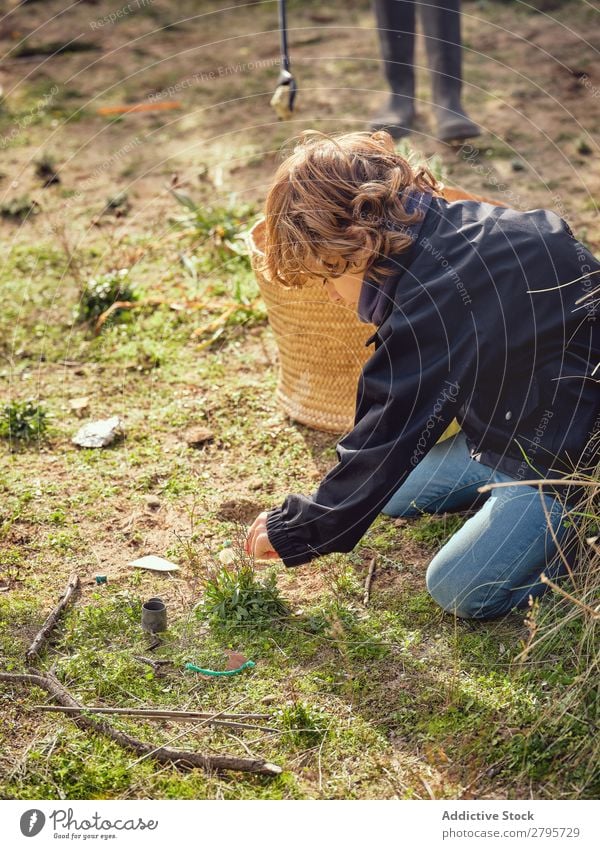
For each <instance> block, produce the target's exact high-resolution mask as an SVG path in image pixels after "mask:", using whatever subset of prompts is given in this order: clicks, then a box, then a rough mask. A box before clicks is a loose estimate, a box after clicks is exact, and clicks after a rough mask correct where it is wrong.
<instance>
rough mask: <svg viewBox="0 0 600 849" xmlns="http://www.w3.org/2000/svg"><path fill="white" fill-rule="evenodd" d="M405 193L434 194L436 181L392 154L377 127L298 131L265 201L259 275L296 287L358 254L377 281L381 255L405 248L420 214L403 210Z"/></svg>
mask: <svg viewBox="0 0 600 849" xmlns="http://www.w3.org/2000/svg"><path fill="white" fill-rule="evenodd" d="M412 190H418V191H422V192H431V193H433V194H439V192H440V185H439V184H438V182H437V180H436V179H435V177H434V176H433V174H432V173H431V171H430V170H429V169H428V168H427V167H426V166H425V165H419V166H414V167H413V165H411V163H410V162H409V161H408V160H407V159H405V158H404V157H403V156H401V155H400V154H399V153H397V151H396V150H395V148H394V142H393V139H392V137H391V136H390V134H389V133H387V132H385V131H384V130H379V131H377V132H374V133H369V132H355V133H338V134H334V135H329V134H327V133H322V132H320V131H318V130H306V131H305V132H304V133H302V134H301V136H300V142H299V143H298V144H297V145H296V146H295V148H294V150H293V153H292V154H291V155H290V156H288V157H287V159H285V160H284V162H282V163H281V165H280V166H279V168H278V169H277V171H276V173H275V177H274V179H273V183H272V185H271V188H270V189H269V192H268V194H267V198H266V201H265V218H266V221H265V265H266V272H267V274H268V275H269V277H270V278H271V279H272V280H273V281H276V282H279V283H281V284H282V285H284V286H287V287H299V286H303V285H306V284H307V283H309V282H310V281H311V279H314V278H315V277H317V276H321V277H340V276H341V275H342V274H344V273H346V271H348V270H349V269H350V268H351V267H357V266H358V265H359V264H361V266H364V264H365V257H366V270H367V272H368V273H369V279H370V280H373V281H374V282H376V283H380V284H381V283H383V282H384V280H385V279H386V278H387V277H389V276H390V275H391V274H393V273H394V269H393V267H390V264H389V263H386V260H387V259H388V258H389V257H391V256H393V255H395V254H400V253H403V252H405V251H406V250H407V249H408V248H409V247H410V246H411V244H412V241H413V240H412V237H411V236H410V234H409V233H407V232H406V231H405V228H406V227H407V226H408V225H411V224H414V223H416V222H417V221H419V220H420V218H421V217H422V213H421V212H414V213H412V214H408V213H407V212H406V209H405V207H404V203H405V202H406V199H407V197H408V195H409V193H410V192H411V191H412Z"/></svg>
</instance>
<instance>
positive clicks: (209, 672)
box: [185, 660, 256, 678]
mask: <svg viewBox="0 0 600 849" xmlns="http://www.w3.org/2000/svg"><path fill="white" fill-rule="evenodd" d="M255 666H256V664H255V663H254V661H253V660H247V661H246V662H245V663H242V665H241V666H238V668H237V669H223V670H217V669H202V667H201V666H196V665H195V664H193V663H186V665H185V668H186V669H189V670H190V671H191V672H199V673H200V675H204V676H207V677H208V678H223V677H227V678H229V677H230V676H231V675H237V674H238V673H239V672H243V671H244V669H254V667H255Z"/></svg>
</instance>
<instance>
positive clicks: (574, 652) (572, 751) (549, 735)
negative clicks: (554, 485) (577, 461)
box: [517, 434, 600, 798]
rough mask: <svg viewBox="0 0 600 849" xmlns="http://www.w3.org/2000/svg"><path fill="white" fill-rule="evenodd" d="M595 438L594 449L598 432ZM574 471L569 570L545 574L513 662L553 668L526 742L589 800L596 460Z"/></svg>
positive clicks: (594, 755)
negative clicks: (543, 593) (576, 490)
mask: <svg viewBox="0 0 600 849" xmlns="http://www.w3.org/2000/svg"><path fill="white" fill-rule="evenodd" d="M593 439H594V443H595V444H594V445H592V446H590V447H592V448H595V449H596V451H597V449H598V447H599V446H600V434H596V435H595V436H594V437H593ZM593 454H594V452H592V456H593ZM588 456H590V455H589V454H588ZM596 456H597V455H596ZM574 477H577V478H580V479H581V481H585V482H586V486H585V487H584V494H583V495H582V497H581V500H580V501H579V502H578V503H577V506H576V507H575V509H574V510H573V511H572V513H571V515H572V517H573V519H574V520H575V521H574V522H573V527H572V531H571V539H570V541H569V542H568V543H567V545H568V550H567V549H564V548H562V549H560V551H559V555H560V556H561V558H562V559H563V561H566V563H567V564H570V565H569V566H568V576H567V577H566V578H565V579H564V580H562V581H559V582H554V581H550V580H549V579H544V580H545V582H546V583H547V584H548V585H549V587H550V591H551V593H552V596H551V598H550V602H551V603H550V604H547V603H546V601H544V603H543V604H541V605H540V604H534V605H533V607H532V608H531V609H530V612H529V616H528V619H527V624H528V626H529V630H530V635H529V639H528V640H527V642H526V645H525V647H524V649H523V651H522V652H521V653H520V655H519V656H518V658H517V660H518V661H519V662H520V663H522V664H523V665H524V666H525V667H526V666H527V665H528V664H531V665H532V666H534V665H535V666H538V668H539V665H544V666H545V667H546V669H547V670H552V674H550V676H549V680H550V681H554V684H551V686H552V687H553V689H552V691H551V693H550V695H551V698H550V700H549V705H548V707H545V708H543V709H541V710H540V715H539V718H538V720H537V721H536V723H535V725H534V727H533V728H531V731H530V735H529V736H530V740H531V741H532V745H534V746H535V747H536V748H537V749H538V750H539V748H540V747H542V746H544V745H545V746H547V747H548V755H549V757H550V758H551V760H552V761H553V762H557V761H558V763H559V764H560V767H559V768H560V771H561V773H562V774H563V776H565V775H572V783H571V787H572V795H573V796H581V797H588V798H589V797H593V796H594V795H595V794H596V793H597V792H598V790H599V789H600V733H599V728H598V725H599V720H600V639H599V638H600V464H599V465H598V466H597V467H596V468H593V469H589V468H588V469H587V470H585V471H582V470H581V469H580V470H578V472H577V475H576V476H574ZM548 789H549V790H550V791H551V788H548Z"/></svg>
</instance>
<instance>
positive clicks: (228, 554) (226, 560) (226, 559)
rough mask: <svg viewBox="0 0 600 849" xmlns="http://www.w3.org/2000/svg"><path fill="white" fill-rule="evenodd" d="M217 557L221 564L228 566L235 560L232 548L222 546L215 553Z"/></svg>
mask: <svg viewBox="0 0 600 849" xmlns="http://www.w3.org/2000/svg"><path fill="white" fill-rule="evenodd" d="M217 558H218V559H219V561H220V562H221V563H222V564H223V566H229V565H230V563H233V561H234V560H235V552H234V551H233V549H232V548H223V549H221V551H220V552H219V553H218V554H217Z"/></svg>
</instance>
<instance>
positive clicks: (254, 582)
mask: <svg viewBox="0 0 600 849" xmlns="http://www.w3.org/2000/svg"><path fill="white" fill-rule="evenodd" d="M200 609H201V611H202V613H203V615H204V616H205V617H206V619H207V620H208V622H209V623H210V625H211V627H213V628H216V629H219V628H224V629H227V628H230V627H238V626H246V625H247V626H249V627H266V626H269V625H270V624H276V623H277V621H278V620H280V619H281V618H283V617H286V616H288V615H289V613H290V609H289V606H288V605H287V604H286V602H285V601H284V600H283V599H282V598H281V596H280V594H279V589H278V587H277V579H276V577H275V574H274V573H273V572H271V573H270V574H269V575H267V576H266V577H265V578H259V577H258V576H257V575H256V572H255V570H254V567H253V565H252V563H250V562H249V561H248V560H246V559H243V558H241V557H240V558H239V559H238V560H236V562H235V563H234V564H232V565H231V566H228V567H225V566H220V567H219V568H218V569H217V570H216V571H215V572H214V573H213V574H212V575H211V576H210V577H209V578H208V579H207V580H206V582H205V585H204V601H203V604H202V605H201V608H200Z"/></svg>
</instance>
